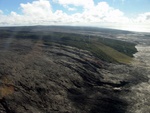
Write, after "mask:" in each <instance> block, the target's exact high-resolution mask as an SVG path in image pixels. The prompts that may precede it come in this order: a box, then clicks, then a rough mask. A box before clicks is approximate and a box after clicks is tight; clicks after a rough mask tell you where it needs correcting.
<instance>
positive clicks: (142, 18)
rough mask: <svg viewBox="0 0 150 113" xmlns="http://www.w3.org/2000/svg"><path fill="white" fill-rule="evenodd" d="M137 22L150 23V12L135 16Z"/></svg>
mask: <svg viewBox="0 0 150 113" xmlns="http://www.w3.org/2000/svg"><path fill="white" fill-rule="evenodd" d="M137 22H139V23H150V12H146V13H143V14H139V16H138V17H137Z"/></svg>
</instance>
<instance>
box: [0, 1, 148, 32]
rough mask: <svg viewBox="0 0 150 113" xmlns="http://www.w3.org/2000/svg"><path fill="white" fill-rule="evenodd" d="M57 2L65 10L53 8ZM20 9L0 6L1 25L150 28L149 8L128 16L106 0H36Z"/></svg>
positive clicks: (144, 29)
mask: <svg viewBox="0 0 150 113" xmlns="http://www.w3.org/2000/svg"><path fill="white" fill-rule="evenodd" d="M114 1H115V0H114ZM121 1H122V3H123V2H125V0H121ZM56 5H59V6H61V7H63V8H64V9H65V10H62V9H61V8H58V9H56V10H54V8H55V6H56ZM19 9H20V10H21V14H20V13H18V12H15V11H11V12H10V14H5V13H4V11H3V10H1V8H0V26H26V25H27V26H28V25H74V26H96V27H107V28H117V29H124V30H132V31H144V32H150V11H147V12H144V13H142V14H138V15H136V16H135V17H128V16H126V15H125V14H124V12H123V11H121V10H119V9H117V8H114V7H112V6H110V5H109V4H108V3H107V2H105V1H101V2H97V3H95V2H94V0H86V1H85V0H51V1H49V0H35V1H31V2H27V3H20V7H19ZM78 9H80V11H78ZM68 12H71V13H70V14H69V13H68Z"/></svg>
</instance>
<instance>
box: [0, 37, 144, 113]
mask: <svg viewBox="0 0 150 113" xmlns="http://www.w3.org/2000/svg"><path fill="white" fill-rule="evenodd" d="M6 42H7V41H5V40H3V41H1V42H0V43H1V45H7V46H1V47H0V52H1V54H0V77H1V78H0V84H1V86H0V93H1V94H0V112H1V113H124V112H125V111H126V108H127V106H128V103H127V101H125V100H124V99H123V98H122V96H121V94H124V93H127V90H126V88H128V87H129V86H128V84H130V81H133V79H132V78H131V77H130V76H129V75H130V74H131V75H132V74H135V73H134V72H133V71H131V67H128V66H125V65H116V64H108V63H105V62H103V61H101V60H100V59H97V58H96V57H94V56H93V55H92V54H91V53H90V52H88V51H85V50H81V49H77V48H74V47H70V46H65V45H59V44H55V43H53V44H52V45H49V46H48V45H44V44H43V42H42V40H38V41H33V40H30V39H26V40H23V39H22V40H16V39H13V41H11V43H9V44H6ZM136 75H137V73H136ZM136 80H137V79H136V78H134V81H136ZM144 80H145V79H144Z"/></svg>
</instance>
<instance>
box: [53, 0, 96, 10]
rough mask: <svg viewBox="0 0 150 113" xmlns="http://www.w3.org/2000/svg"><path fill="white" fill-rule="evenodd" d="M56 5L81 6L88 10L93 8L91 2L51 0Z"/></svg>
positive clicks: (87, 0) (88, 0) (92, 2)
mask: <svg viewBox="0 0 150 113" xmlns="http://www.w3.org/2000/svg"><path fill="white" fill-rule="evenodd" d="M53 1H54V2H56V3H59V4H61V5H63V6H66V5H74V6H82V7H83V8H85V9H89V8H91V7H93V6H94V1H93V0H86V1H85V0H53Z"/></svg>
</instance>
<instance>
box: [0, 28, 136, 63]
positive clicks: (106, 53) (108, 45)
mask: <svg viewBox="0 0 150 113" xmlns="http://www.w3.org/2000/svg"><path fill="white" fill-rule="evenodd" d="M29 28H30V27H29ZM42 28H43V27H42ZM31 29H32V30H31ZM38 29H39V27H38ZM30 30H31V31H30ZM48 30H49V28H48V29H47V30H46V27H45V31H43V30H42V31H39V30H37V31H36V29H35V30H34V29H33V28H32V27H31V28H30V29H27V28H26V30H24V27H23V28H22V29H21V28H20V30H18V31H13V30H11V29H6V28H5V29H2V28H1V32H0V37H1V38H10V37H11V38H17V39H22V38H25V39H32V40H35V41H37V39H40V40H42V41H43V42H44V44H45V45H52V44H53V43H58V44H63V45H67V46H73V47H77V48H79V49H83V50H88V51H90V52H91V53H93V55H95V56H96V57H98V58H99V59H101V60H103V61H107V62H113V63H129V62H130V61H131V60H132V56H133V54H134V53H135V52H137V50H136V48H135V44H134V43H130V42H125V41H120V40H115V39H108V38H105V37H100V36H89V35H81V34H75V33H62V32H50V31H48ZM88 30H90V29H88ZM92 30H93V29H92Z"/></svg>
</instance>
